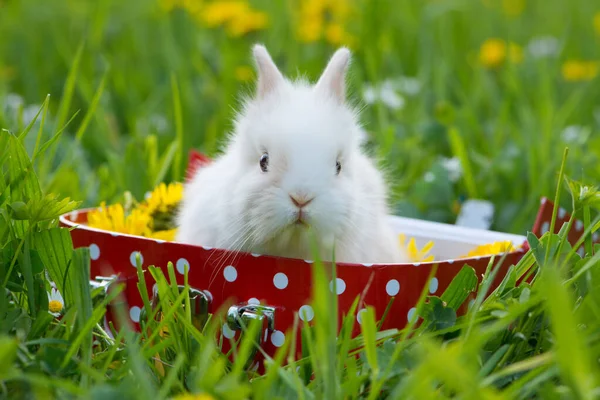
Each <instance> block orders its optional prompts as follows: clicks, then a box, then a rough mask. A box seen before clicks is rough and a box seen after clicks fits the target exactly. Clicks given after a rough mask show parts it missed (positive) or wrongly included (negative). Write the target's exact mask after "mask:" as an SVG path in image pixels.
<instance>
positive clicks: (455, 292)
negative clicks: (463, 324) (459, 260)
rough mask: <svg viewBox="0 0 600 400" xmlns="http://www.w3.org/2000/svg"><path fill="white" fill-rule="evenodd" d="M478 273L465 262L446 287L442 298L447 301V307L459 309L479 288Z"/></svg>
mask: <svg viewBox="0 0 600 400" xmlns="http://www.w3.org/2000/svg"><path fill="white" fill-rule="evenodd" d="M477 283H478V281H477V275H476V274H475V270H474V269H473V268H472V267H470V266H469V265H467V264H465V265H464V266H463V267H462V269H461V270H460V272H459V273H458V274H456V276H455V277H454V279H452V282H450V285H448V287H447V288H446V290H445V291H444V293H443V294H442V295H441V296H440V299H441V300H442V301H443V302H444V303H446V306H447V307H450V308H451V309H453V310H458V308H459V307H460V306H461V304H462V303H464V301H465V300H466V299H467V298H468V297H469V295H470V294H471V293H473V292H474V291H475V289H476V288H477Z"/></svg>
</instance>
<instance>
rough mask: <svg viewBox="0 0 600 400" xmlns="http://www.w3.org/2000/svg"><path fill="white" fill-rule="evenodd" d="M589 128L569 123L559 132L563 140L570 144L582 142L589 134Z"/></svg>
mask: <svg viewBox="0 0 600 400" xmlns="http://www.w3.org/2000/svg"><path fill="white" fill-rule="evenodd" d="M590 133H591V132H590V128H588V127H585V126H581V125H569V126H567V127H565V129H563V131H562V132H561V135H560V136H561V138H562V140H563V142H565V143H570V144H583V143H585V142H586V141H587V140H588V137H589V136H590Z"/></svg>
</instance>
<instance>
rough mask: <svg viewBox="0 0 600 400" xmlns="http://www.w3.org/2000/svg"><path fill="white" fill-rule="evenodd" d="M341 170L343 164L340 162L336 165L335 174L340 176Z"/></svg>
mask: <svg viewBox="0 0 600 400" xmlns="http://www.w3.org/2000/svg"><path fill="white" fill-rule="evenodd" d="M341 170H342V163H341V162H339V161H337V162H336V163H335V173H336V175H339V174H340V171H341Z"/></svg>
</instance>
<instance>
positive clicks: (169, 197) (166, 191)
mask: <svg viewBox="0 0 600 400" xmlns="http://www.w3.org/2000/svg"><path fill="white" fill-rule="evenodd" d="M182 198H183V185H182V184H181V183H178V182H177V183H169V185H165V184H164V183H161V184H160V185H158V186H157V187H156V188H155V189H154V190H153V191H152V192H151V193H150V195H149V196H148V198H147V199H146V200H145V201H144V202H143V203H142V205H141V207H142V208H144V209H145V210H146V212H147V213H148V214H150V215H153V214H154V213H156V212H163V213H165V212H171V211H172V210H173V208H174V207H176V206H177V205H178V204H179V202H181V199H182Z"/></svg>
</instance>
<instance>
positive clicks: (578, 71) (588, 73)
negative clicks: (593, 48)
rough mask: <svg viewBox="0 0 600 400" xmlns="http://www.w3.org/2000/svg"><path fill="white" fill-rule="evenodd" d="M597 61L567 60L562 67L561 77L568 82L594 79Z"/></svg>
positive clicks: (596, 72)
mask: <svg viewBox="0 0 600 400" xmlns="http://www.w3.org/2000/svg"><path fill="white" fill-rule="evenodd" d="M598 64H599V63H598V62H597V61H581V60H569V61H567V62H565V63H564V64H563V65H562V76H563V78H564V79H565V80H566V81H569V82H581V81H589V80H592V79H594V78H595V77H596V76H597V75H598Z"/></svg>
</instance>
